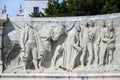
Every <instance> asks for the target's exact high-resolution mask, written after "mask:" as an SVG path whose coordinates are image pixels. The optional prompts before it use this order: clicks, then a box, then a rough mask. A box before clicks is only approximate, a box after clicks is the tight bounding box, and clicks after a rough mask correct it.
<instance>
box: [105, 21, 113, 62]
mask: <svg viewBox="0 0 120 80" xmlns="http://www.w3.org/2000/svg"><path fill="white" fill-rule="evenodd" d="M107 27H108V35H109V36H108V42H107V45H108V46H107V56H106V58H107V59H106V60H107V61H106V62H107V64H112V63H113V58H114V54H113V53H114V50H115V31H114V28H113V24H112V22H111V23H109V24H108V26H107Z"/></svg>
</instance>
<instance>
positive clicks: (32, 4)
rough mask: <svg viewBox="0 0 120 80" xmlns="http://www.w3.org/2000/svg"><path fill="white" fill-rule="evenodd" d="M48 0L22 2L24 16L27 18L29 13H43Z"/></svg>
mask: <svg viewBox="0 0 120 80" xmlns="http://www.w3.org/2000/svg"><path fill="white" fill-rule="evenodd" d="M47 3H48V0H24V4H25V8H24V16H25V17H28V16H29V14H31V13H38V12H40V11H41V12H43V13H44V10H43V9H44V8H46V7H47Z"/></svg>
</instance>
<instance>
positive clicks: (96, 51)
mask: <svg viewBox="0 0 120 80" xmlns="http://www.w3.org/2000/svg"><path fill="white" fill-rule="evenodd" d="M100 30H101V26H98V25H97V24H96V25H95V29H94V32H95V37H94V42H93V48H94V49H93V50H94V63H93V64H94V66H95V67H97V66H98V63H99V49H100V33H101V32H100Z"/></svg>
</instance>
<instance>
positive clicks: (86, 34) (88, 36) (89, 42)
mask: <svg viewBox="0 0 120 80" xmlns="http://www.w3.org/2000/svg"><path fill="white" fill-rule="evenodd" d="M93 27H94V24H93V22H92V21H90V22H88V23H86V25H85V27H84V28H83V32H82V41H83V53H82V56H81V62H82V63H81V65H82V66H84V61H85V54H86V52H87V50H88V53H89V57H88V63H87V65H91V64H92V59H93V37H94V33H93V31H92V28H93Z"/></svg>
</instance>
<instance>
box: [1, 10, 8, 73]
mask: <svg viewBox="0 0 120 80" xmlns="http://www.w3.org/2000/svg"><path fill="white" fill-rule="evenodd" d="M6 21H7V16H6V14H2V10H0V73H2V69H3V68H2V66H3V61H2V34H3V24H4V23H5V22H6Z"/></svg>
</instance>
